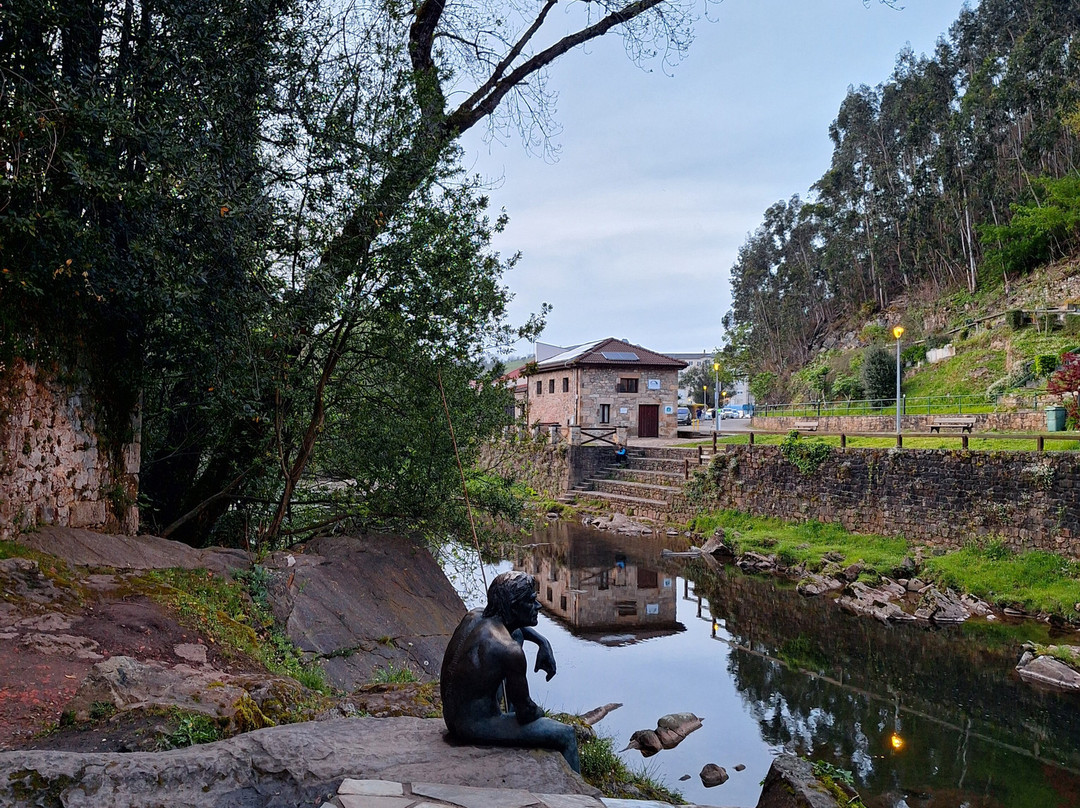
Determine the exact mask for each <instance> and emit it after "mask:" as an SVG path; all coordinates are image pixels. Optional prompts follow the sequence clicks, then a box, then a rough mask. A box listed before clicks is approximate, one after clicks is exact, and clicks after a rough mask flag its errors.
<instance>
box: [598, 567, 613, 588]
mask: <svg viewBox="0 0 1080 808" xmlns="http://www.w3.org/2000/svg"><path fill="white" fill-rule="evenodd" d="M609 586H611V573H610V572H608V571H607V570H603V571H602V572H601V573H600V575H598V576H597V578H596V588H597V589H607V588H608V587H609Z"/></svg>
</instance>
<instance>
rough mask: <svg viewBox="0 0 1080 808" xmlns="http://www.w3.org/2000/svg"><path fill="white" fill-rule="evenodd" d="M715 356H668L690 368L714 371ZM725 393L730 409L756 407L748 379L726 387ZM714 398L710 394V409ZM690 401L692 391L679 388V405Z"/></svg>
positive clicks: (671, 354) (670, 354) (687, 354)
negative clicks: (705, 368) (700, 366)
mask: <svg viewBox="0 0 1080 808" xmlns="http://www.w3.org/2000/svg"><path fill="white" fill-rule="evenodd" d="M714 355H715V354H713V353H705V352H702V353H669V354H667V356H670V357H671V358H672V359H678V360H681V361H683V362H685V363H686V365H687V367H688V368H691V367H697V366H699V365H705V366H706V367H708V368H709V369H712V365H713V356H714ZM709 389H710V391H711V390H712V385H711V384H710V385H709ZM724 392H725V393H727V394H728V395H727V396H726V397H725V401H726V402H727V406H729V407H738V408H739V409H742V410H747V409H749V410H752V409H753V407H754V397H753V396H752V395H750V388H749V383H748V382H747V380H746V379H736V380H735V383H734V384H731V385H724ZM712 396H713V394H712V393H711V392H710V393H709V401H708V405H709V406H710V407H711V406H712V405H713V397H712ZM690 399H691V395H690V391H689V390H688V389H687V388H685V387H682V386H680V387H679V403H680V404H681V403H683V402H686V401H690Z"/></svg>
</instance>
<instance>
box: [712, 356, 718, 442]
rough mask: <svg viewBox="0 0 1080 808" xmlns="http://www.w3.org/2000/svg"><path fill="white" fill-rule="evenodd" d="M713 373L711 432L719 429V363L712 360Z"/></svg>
mask: <svg viewBox="0 0 1080 808" xmlns="http://www.w3.org/2000/svg"><path fill="white" fill-rule="evenodd" d="M712 369H713V373H714V374H715V375H716V386H715V387H713V422H712V428H713V432H716V431H718V430H719V429H720V363H719V362H713V365H712Z"/></svg>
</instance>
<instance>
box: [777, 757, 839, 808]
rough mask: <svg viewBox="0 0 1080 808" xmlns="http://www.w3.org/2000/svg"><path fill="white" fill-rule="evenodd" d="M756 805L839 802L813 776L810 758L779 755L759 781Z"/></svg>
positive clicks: (815, 806) (824, 807)
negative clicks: (759, 789) (763, 778)
mask: <svg viewBox="0 0 1080 808" xmlns="http://www.w3.org/2000/svg"><path fill="white" fill-rule="evenodd" d="M757 808H838V803H837V800H836V797H834V796H833V795H832V794H830V793H829V792H828V791H827V790H826V789H825V786H823V785H822V784H821V782H820V781H819V780H818V779H817V778H816V777H814V771H813V767H812V766H811V765H810V762H809V761H806V760H803V759H802V758H799V757H795V756H794V755H778V756H777V757H776V758H774V759H773V762H772V766H770V767H769V773H768V774H766V775H765V780H764V781H763V782H762V784H761V797H760V798H758V803H757Z"/></svg>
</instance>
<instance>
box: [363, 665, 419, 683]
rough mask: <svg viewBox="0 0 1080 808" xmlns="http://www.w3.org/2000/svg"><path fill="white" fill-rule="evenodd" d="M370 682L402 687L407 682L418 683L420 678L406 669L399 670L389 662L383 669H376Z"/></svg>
mask: <svg viewBox="0 0 1080 808" xmlns="http://www.w3.org/2000/svg"><path fill="white" fill-rule="evenodd" d="M371 681H372V683H373V684H377V685H389V684H399V685H403V684H408V683H409V682H419V681H420V678H419V677H418V676H417V675H416V674H415V673H413V672H412V671H411V670H409V669H408V668H407V667H401V668H399V667H397V666H396V665H394V663H393V662H391V663H389V664H388V665H387V666H386V667H385V668H379V669H377V670H376V671H375V673H374V674H372V677H371Z"/></svg>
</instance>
